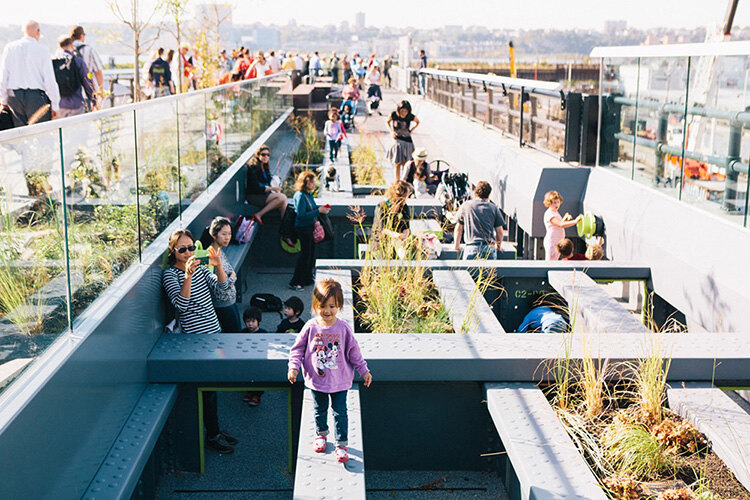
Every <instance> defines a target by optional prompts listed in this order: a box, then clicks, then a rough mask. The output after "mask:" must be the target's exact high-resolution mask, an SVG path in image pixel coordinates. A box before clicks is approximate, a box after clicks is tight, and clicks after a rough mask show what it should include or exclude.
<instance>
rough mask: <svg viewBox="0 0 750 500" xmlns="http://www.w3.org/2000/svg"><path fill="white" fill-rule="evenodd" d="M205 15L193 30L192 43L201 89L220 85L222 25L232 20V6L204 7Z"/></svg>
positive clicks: (221, 4) (220, 4) (197, 21)
mask: <svg viewBox="0 0 750 500" xmlns="http://www.w3.org/2000/svg"><path fill="white" fill-rule="evenodd" d="M203 9H204V10H203V12H202V14H203V15H199V16H198V17H199V18H198V19H196V24H195V26H193V29H191V36H190V38H191V42H192V44H193V51H194V52H195V56H196V59H197V60H196V61H195V65H196V67H197V68H198V70H199V74H200V80H199V82H198V83H199V84H200V86H201V87H203V88H206V87H211V86H214V85H216V84H218V83H219V66H220V64H219V53H220V52H221V49H222V46H221V45H222V44H221V25H222V24H223V23H225V22H227V21H228V20H229V19H230V18H231V12H232V9H231V5H230V4H226V3H212V4H207V5H203Z"/></svg>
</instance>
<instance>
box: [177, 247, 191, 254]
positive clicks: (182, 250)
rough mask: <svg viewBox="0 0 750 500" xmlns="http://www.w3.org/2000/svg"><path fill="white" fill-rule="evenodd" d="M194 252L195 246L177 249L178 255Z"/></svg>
mask: <svg viewBox="0 0 750 500" xmlns="http://www.w3.org/2000/svg"><path fill="white" fill-rule="evenodd" d="M186 251H187V252H194V251H195V245H190V246H188V247H182V248H178V249H177V253H185V252H186Z"/></svg>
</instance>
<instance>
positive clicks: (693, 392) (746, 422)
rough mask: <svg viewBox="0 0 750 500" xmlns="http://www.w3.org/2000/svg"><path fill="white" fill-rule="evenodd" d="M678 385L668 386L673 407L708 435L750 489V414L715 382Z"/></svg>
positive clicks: (722, 457)
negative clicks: (713, 383)
mask: <svg viewBox="0 0 750 500" xmlns="http://www.w3.org/2000/svg"><path fill="white" fill-rule="evenodd" d="M674 386H675V387H674V388H671V389H668V390H667V398H668V400H669V407H670V408H671V409H672V410H673V411H675V412H676V413H677V414H678V415H680V416H681V417H682V418H684V419H686V420H687V421H688V422H690V423H691V424H693V425H694V426H695V427H696V428H697V429H698V430H699V431H701V432H702V433H704V434H705V435H706V436H707V437H708V439H709V440H710V441H711V446H712V449H713V451H714V452H716V455H718V456H719V458H721V459H722V460H723V461H724V464H725V465H726V466H727V467H728V468H729V470H731V471H732V472H733V473H734V475H735V477H736V478H737V480H738V481H739V482H740V483H742V485H743V486H744V487H745V488H746V489H750V415H748V413H747V412H746V411H745V410H744V409H743V408H742V407H741V406H740V405H738V404H737V403H735V402H734V401H732V399H731V398H730V397H729V396H728V395H727V394H726V393H725V392H724V391H722V390H721V389H718V388H716V387H714V386H713V385H712V384H709V383H705V382H683V383H682V384H674Z"/></svg>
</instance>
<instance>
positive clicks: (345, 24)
mask: <svg viewBox="0 0 750 500" xmlns="http://www.w3.org/2000/svg"><path fill="white" fill-rule="evenodd" d="M339 29H340V30H341V31H343V32H347V31H349V23H348V22H347V21H341V24H340V25H339Z"/></svg>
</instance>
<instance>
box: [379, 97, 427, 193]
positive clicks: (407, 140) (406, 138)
mask: <svg viewBox="0 0 750 500" xmlns="http://www.w3.org/2000/svg"><path fill="white" fill-rule="evenodd" d="M386 121H387V123H388V127H389V128H390V129H391V132H392V133H393V145H392V146H391V149H390V150H388V159H389V160H390V161H391V162H393V166H394V167H395V168H396V179H400V178H401V167H403V166H404V163H406V162H407V161H409V160H411V154H412V153H413V152H414V141H412V139H411V134H412V132H414V129H416V128H417V127H418V126H419V118H417V117H416V116H414V115H413V114H412V113H411V104H409V101H401V102H400V103H399V105H398V106H397V107H396V111H394V112H393V113H391V115H390V116H389V117H388V120H386ZM412 122H413V123H414V126H412Z"/></svg>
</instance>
